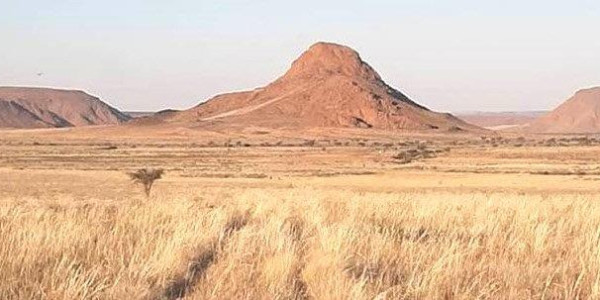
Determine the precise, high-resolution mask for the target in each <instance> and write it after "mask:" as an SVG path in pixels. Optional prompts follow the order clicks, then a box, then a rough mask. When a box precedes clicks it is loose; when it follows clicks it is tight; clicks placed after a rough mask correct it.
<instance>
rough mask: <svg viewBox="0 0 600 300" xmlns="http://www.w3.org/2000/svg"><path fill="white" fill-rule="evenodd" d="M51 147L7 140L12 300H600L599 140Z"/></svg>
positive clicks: (155, 141) (39, 135)
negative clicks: (148, 189)
mask: <svg viewBox="0 0 600 300" xmlns="http://www.w3.org/2000/svg"><path fill="white" fill-rule="evenodd" d="M47 133H50V134H47ZM55 134H56V135H57V136H58V134H57V133H55V132H44V131H40V132H33V133H23V132H18V131H14V132H1V133H0V299H178V298H184V299H402V298H407V299H440V298H442V299H473V298H476V299H557V298H560V299H584V298H600V274H599V272H600V203H599V202H598V201H597V197H598V196H599V195H600V162H599V161H598V159H597V158H598V157H600V146H598V144H597V142H598V141H597V140H595V139H581V138H577V137H555V138H549V137H542V138H535V139H534V138H520V137H507V138H504V139H498V138H497V137H493V138H481V137H478V136H477V137H470V136H460V135H457V136H455V137H453V138H440V137H436V136H410V137H406V136H385V135H373V136H371V137H366V136H359V135H353V137H352V138H335V137H331V136H325V137H310V136H309V137H303V138H293V139H292V138H288V137H286V136H285V135H284V134H280V135H276V136H275V135H272V134H263V133H260V134H256V136H236V137H235V138H223V137H222V136H219V135H214V136H211V139H208V138H207V139H203V138H199V137H189V136H185V135H183V136H176V137H171V138H157V137H154V138H147V137H143V136H138V137H134V138H130V139H126V138H115V139H111V140H105V139H99V138H97V137H94V136H93V135H90V136H86V137H85V138H84V137H82V136H78V137H77V138H71V137H69V138H57V136H54V135H55ZM356 136H359V137H358V138H357V137H356ZM238 142H239V143H238ZM399 153H403V154H402V155H400V154H399ZM407 157H408V158H409V159H408V160H407V159H406V158H407ZM143 167H152V168H164V169H165V170H166V174H165V177H164V178H163V179H161V180H159V181H157V183H156V184H155V186H154V188H153V191H152V194H151V196H150V197H149V198H146V197H145V196H144V194H143V191H142V188H141V187H139V186H136V185H134V184H133V183H132V182H131V180H130V179H129V177H128V176H127V174H126V173H127V172H130V171H133V170H136V169H138V168H143Z"/></svg>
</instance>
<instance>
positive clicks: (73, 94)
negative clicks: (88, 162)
mask: <svg viewBox="0 0 600 300" xmlns="http://www.w3.org/2000/svg"><path fill="white" fill-rule="evenodd" d="M129 119H130V117H129V116H127V115H126V114H123V113H121V112H120V111H118V110H116V109H115V108H113V107H111V106H109V105H108V104H106V103H104V102H102V101H101V100H100V99H98V98H96V97H94V96H91V95H88V94H86V93H84V92H82V91H70V90H57V89H48V88H30V87H0V127H2V128H52V127H73V126H88V125H105V124H119V123H122V122H125V121H127V120H129Z"/></svg>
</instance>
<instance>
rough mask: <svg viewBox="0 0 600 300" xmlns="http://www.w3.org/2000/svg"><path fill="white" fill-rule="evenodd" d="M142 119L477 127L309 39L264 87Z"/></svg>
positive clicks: (345, 52) (227, 124)
mask: <svg viewBox="0 0 600 300" xmlns="http://www.w3.org/2000/svg"><path fill="white" fill-rule="evenodd" d="M143 119H145V120H143V121H140V122H137V121H135V122H134V124H135V123H136V122H137V124H139V125H144V124H146V125H149V124H152V125H157V124H159V123H172V124H177V125H178V126H186V127H193V128H203V127H221V128H231V127H247V126H258V127H267V128H285V127H292V128H296V127H349V128H376V129H385V130H429V131H463V130H481V129H480V128H478V127H477V126H474V125H471V124H467V123H466V122H464V121H462V120H460V119H458V118H456V117H454V116H452V115H450V114H444V113H437V112H433V111H430V110H429V109H427V108H425V107H423V106H422V105H419V104H417V103H416V102H414V101H413V100H411V99H409V98H408V97H407V96H406V95H404V94H403V93H402V92H400V91H398V90H396V89H394V88H392V87H390V86H389V85H387V84H386V83H385V82H384V81H383V80H382V79H381V77H380V76H379V74H377V72H375V70H373V68H371V66H369V65H368V64H367V63H365V62H364V61H363V60H362V59H361V58H360V56H359V54H358V53H357V52H356V51H354V50H352V49H350V48H348V47H346V46H342V45H337V44H332V43H317V44H315V45H313V46H312V47H310V49H308V50H307V51H306V52H305V53H304V54H302V55H301V56H300V58H298V59H297V60H296V61H295V62H294V63H293V64H292V67H291V69H290V70H289V71H288V72H287V73H286V74H285V75H283V76H282V77H280V78H279V79H277V80H276V81H275V82H273V83H271V84H269V85H267V86H266V87H264V88H259V89H256V90H253V91H247V92H237V93H230V94H223V95H219V96H216V97H214V98H212V99H210V100H208V101H206V102H204V103H201V104H199V105H198V106H196V107H194V108H191V109H188V110H185V111H181V112H173V113H169V114H157V115H155V116H154V117H150V118H143Z"/></svg>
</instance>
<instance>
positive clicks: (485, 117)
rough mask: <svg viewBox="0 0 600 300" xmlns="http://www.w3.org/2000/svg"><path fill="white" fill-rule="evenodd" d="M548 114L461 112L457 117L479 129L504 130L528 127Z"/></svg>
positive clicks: (531, 112)
mask: <svg viewBox="0 0 600 300" xmlns="http://www.w3.org/2000/svg"><path fill="white" fill-rule="evenodd" d="M546 113H547V112H545V111H521V112H459V113H456V116H457V117H459V118H460V119H462V120H464V121H466V122H468V123H471V124H474V125H477V126H479V127H483V128H487V129H491V130H502V129H511V128H519V127H523V126H527V125H529V124H530V123H532V122H533V121H535V120H536V119H537V118H539V117H541V116H543V115H544V114H546Z"/></svg>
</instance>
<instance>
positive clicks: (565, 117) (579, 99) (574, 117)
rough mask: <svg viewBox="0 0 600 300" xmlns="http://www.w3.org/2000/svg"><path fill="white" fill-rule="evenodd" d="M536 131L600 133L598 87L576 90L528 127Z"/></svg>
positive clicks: (529, 129)
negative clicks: (571, 95)
mask: <svg viewBox="0 0 600 300" xmlns="http://www.w3.org/2000/svg"><path fill="white" fill-rule="evenodd" d="M528 131H530V132H538V133H600V87H595V88H590V89H584V90H580V91H578V92H577V93H576V94H575V95H574V96H573V97H571V98H570V99H568V100H567V101H566V102H564V103H563V104H561V105H560V106H559V107H557V108H556V109H555V110H553V111H552V112H550V113H548V114H547V115H545V116H542V117H540V118H539V119H537V120H536V121H535V122H533V123H532V124H531V126H530V127H529V128H528Z"/></svg>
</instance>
